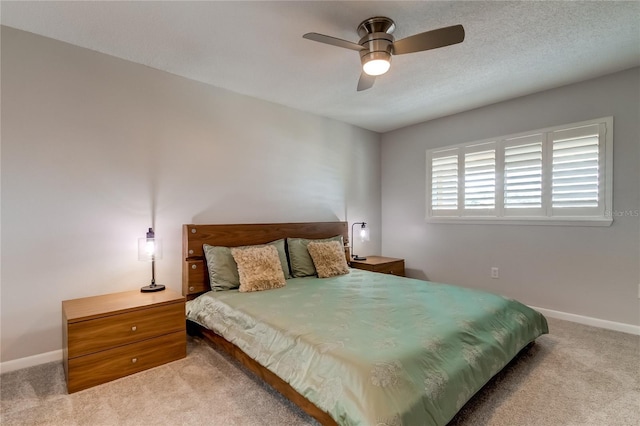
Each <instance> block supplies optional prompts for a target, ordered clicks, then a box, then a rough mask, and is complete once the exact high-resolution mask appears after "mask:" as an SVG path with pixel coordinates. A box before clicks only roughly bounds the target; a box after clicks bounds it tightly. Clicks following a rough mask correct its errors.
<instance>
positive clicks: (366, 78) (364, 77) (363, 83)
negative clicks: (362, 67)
mask: <svg viewBox="0 0 640 426" xmlns="http://www.w3.org/2000/svg"><path fill="white" fill-rule="evenodd" d="M375 81H376V76H375V75H369V74H367V73H365V72H364V71H363V72H362V74H360V79H359V80H358V92H362V91H363V90H367V89H371V88H372V87H373V83H375Z"/></svg>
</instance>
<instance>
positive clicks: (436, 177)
mask: <svg viewBox="0 0 640 426" xmlns="http://www.w3.org/2000/svg"><path fill="white" fill-rule="evenodd" d="M431 208H432V210H457V209H458V150H447V151H444V152H436V153H434V154H433V155H432V157H431Z"/></svg>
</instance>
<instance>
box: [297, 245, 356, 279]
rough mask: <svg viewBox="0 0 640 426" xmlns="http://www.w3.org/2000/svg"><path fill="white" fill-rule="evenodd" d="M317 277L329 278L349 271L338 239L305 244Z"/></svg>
mask: <svg viewBox="0 0 640 426" xmlns="http://www.w3.org/2000/svg"><path fill="white" fill-rule="evenodd" d="M307 249H308V250H309V254H310V255H311V259H312V260H313V265H314V266H315V267H316V271H318V277H320V278H329V277H335V276H337V275H345V274H348V273H349V266H348V265H347V259H346V258H345V257H344V249H343V248H342V246H341V245H340V243H339V242H338V241H326V242H315V241H312V242H310V243H309V245H308V246H307Z"/></svg>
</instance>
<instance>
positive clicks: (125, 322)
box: [68, 303, 185, 358]
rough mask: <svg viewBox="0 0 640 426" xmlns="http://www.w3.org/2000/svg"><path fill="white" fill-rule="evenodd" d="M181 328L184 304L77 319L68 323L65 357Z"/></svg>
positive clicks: (183, 325)
mask: <svg viewBox="0 0 640 426" xmlns="http://www.w3.org/2000/svg"><path fill="white" fill-rule="evenodd" d="M184 329H185V312H184V303H172V304H170V305H161V306H153V307H149V308H146V309H141V310H137V311H132V312H126V313H123V314H116V315H111V316H106V317H102V318H96V319H91V320H87V321H79V322H76V323H73V324H69V330H68V351H69V353H68V357H69V358H75V357H79V356H82V355H86V354H91V353H94V352H98V351H101V350H104V349H109V348H113V347H115V346H122V345H126V344H129V343H133V342H139V341H141V340H145V339H149V338H152V337H156V336H160V335H162V334H167V333H170V332H174V331H181V330H184Z"/></svg>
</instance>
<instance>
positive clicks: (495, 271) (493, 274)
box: [491, 266, 500, 279]
mask: <svg viewBox="0 0 640 426" xmlns="http://www.w3.org/2000/svg"><path fill="white" fill-rule="evenodd" d="M491 278H493V279H498V278H500V269H498V268H497V267H495V266H493V267H492V268H491Z"/></svg>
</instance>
